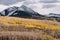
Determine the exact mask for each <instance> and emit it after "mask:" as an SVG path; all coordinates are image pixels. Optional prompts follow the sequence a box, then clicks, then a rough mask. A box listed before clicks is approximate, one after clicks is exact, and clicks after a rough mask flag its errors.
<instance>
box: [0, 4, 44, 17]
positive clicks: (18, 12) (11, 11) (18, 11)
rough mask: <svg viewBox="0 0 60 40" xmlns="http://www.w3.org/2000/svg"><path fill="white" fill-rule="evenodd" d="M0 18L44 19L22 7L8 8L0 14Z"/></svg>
mask: <svg viewBox="0 0 60 40" xmlns="http://www.w3.org/2000/svg"><path fill="white" fill-rule="evenodd" d="M0 15H1V16H14V17H23V18H44V17H45V16H44V15H41V14H39V13H37V12H35V11H33V10H32V9H30V8H28V7H26V6H25V5H22V6H21V7H16V6H14V7H10V8H7V9H5V10H4V11H2V12H0Z"/></svg>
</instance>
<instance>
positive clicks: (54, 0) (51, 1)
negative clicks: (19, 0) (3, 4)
mask: <svg viewBox="0 0 60 40" xmlns="http://www.w3.org/2000/svg"><path fill="white" fill-rule="evenodd" d="M40 2H42V3H56V2H59V1H58V0H40Z"/></svg>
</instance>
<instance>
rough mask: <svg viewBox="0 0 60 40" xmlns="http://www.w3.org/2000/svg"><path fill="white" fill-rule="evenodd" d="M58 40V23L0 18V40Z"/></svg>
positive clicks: (59, 24)
mask: <svg viewBox="0 0 60 40" xmlns="http://www.w3.org/2000/svg"><path fill="white" fill-rule="evenodd" d="M1 38H2V39H3V40H4V39H5V40H60V22H57V21H51V20H37V19H27V18H26V19H25V18H16V17H5V16H4V17H2V16H0V39H1Z"/></svg>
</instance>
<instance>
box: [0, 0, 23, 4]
mask: <svg viewBox="0 0 60 40" xmlns="http://www.w3.org/2000/svg"><path fill="white" fill-rule="evenodd" d="M21 1H24V0H0V4H3V5H11V4H14V3H17V2H21Z"/></svg>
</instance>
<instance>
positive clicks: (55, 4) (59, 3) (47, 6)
mask: <svg viewBox="0 0 60 40" xmlns="http://www.w3.org/2000/svg"><path fill="white" fill-rule="evenodd" d="M23 1H24V3H23V4H24V5H26V6H28V7H30V8H31V9H33V10H34V11H36V12H38V13H41V14H48V13H51V12H52V13H60V0H0V9H2V8H6V6H9V5H14V4H16V3H17V4H18V3H19V2H23ZM18 5H21V3H20V4H18ZM2 6H3V7H2Z"/></svg>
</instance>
